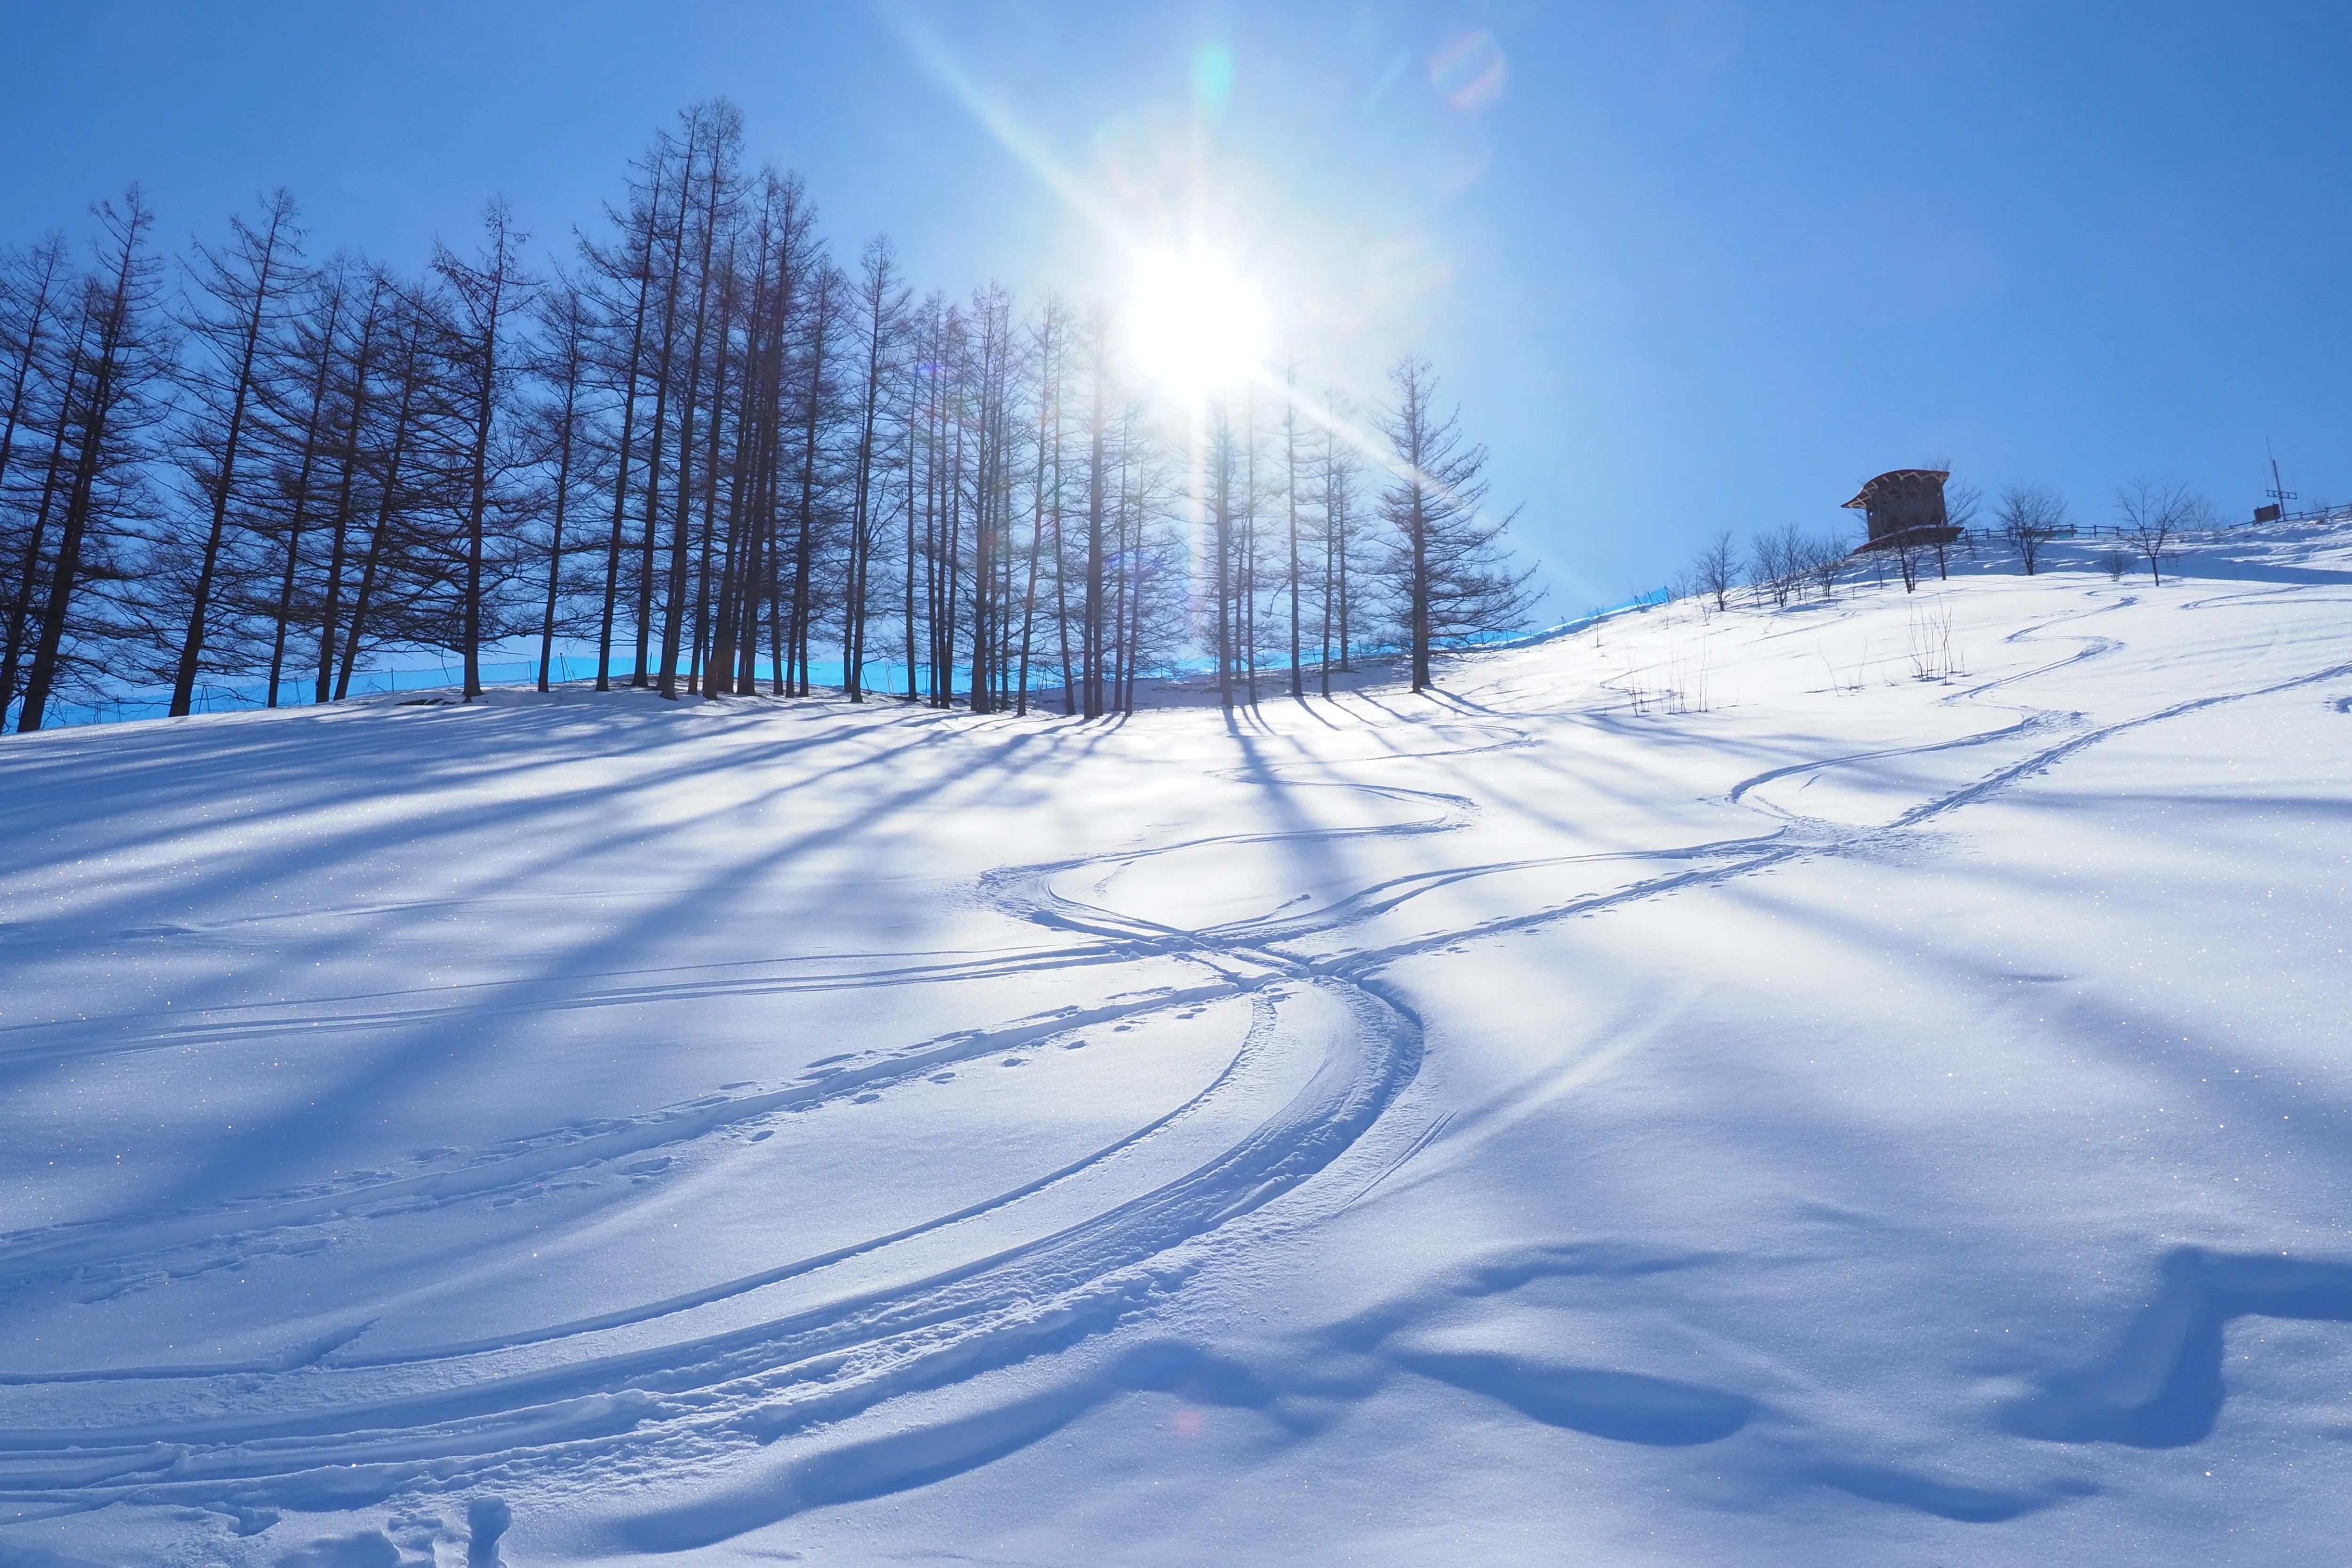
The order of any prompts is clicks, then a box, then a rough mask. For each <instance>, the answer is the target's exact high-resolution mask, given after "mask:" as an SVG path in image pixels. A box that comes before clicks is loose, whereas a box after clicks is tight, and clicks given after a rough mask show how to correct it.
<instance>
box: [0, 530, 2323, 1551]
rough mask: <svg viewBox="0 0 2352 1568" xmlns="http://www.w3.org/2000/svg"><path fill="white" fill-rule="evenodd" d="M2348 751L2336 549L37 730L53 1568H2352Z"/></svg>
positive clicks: (1, 1448)
mask: <svg viewBox="0 0 2352 1568" xmlns="http://www.w3.org/2000/svg"><path fill="white" fill-rule="evenodd" d="M2347 763H2352V539H2347V538H2345V537H2343V536H2341V535H2339V534H2336V533H2334V532H2330V531H2326V530H2312V529H2305V530H2302V531H2295V530H2293V529H2273V530H2272V531H2269V532H2267V533H2257V532H2254V531H2245V532H2242V533H2241V534H2240V535H2238V536H2235V537H2233V538H2231V539H2230V540H2228V541H2226V542H2220V543H2216V544H2213V545H2211V546H2210V547H2207V548H2204V549H2201V550H2200V551H2199V552H2195V553H2193V554H2192V555H2191V556H2190V557H2189V558H2187V559H2184V560H2183V561H2181V562H2179V563H2174V565H2173V566H2172V567H2170V568H2168V576H2167V580H2166V581H2165V583H2164V584H2162V585H2160V586H2158V585H2156V584H2151V583H2150V582H2149V581H2148V580H2147V576H2146V574H2144V573H2143V574H2137V575H2136V576H2130V577H2126V578H2125V579H2123V580H2122V581H2119V582H2118V581H2111V580H2110V579H2109V578H2108V576H2107V575H2106V574H2105V573H2104V572H2101V571H2097V570H2095V569H2093V563H2092V562H2091V561H2090V559H2089V555H2088V552H2084V553H2083V554H2082V555H2080V556H2074V555H2070V554H2067V553H2064V552H2062V553H2061V556H2060V559H2059V562H2058V565H2057V568H2056V569H2055V570H2052V571H2048V572H2045V573H2044V574H2042V575H2040V576H2037V577H2033V578H2031V579H2028V578H2023V577H2020V576H2016V575H2014V574H2011V572H2010V571H2009V570H2007V569H2006V567H1997V566H1995V565H1994V564H1993V563H1971V564H1970V565H1969V568H1968V569H1967V571H1965V572H1964V573H1962V574H1956V576H1955V578H1954V580H1953V581H1951V582H1949V583H1948V584H1929V585H1927V587H1926V588H1924V589H1923V591H1922V592H1920V593H1919V594H1917V595H1907V596H1906V595H1904V594H1903V593H1902V592H1901V590H1900V588H1899V586H1896V587H1894V588H1891V589H1890V588H1885V587H1873V588H1864V589H1862V590H1859V591H1855V592H1851V593H1844V592H1842V593H1841V594H1840V595H1839V596H1838V597H1837V598H1836V599H1835V600H1834V601H1832V602H1830V603H1827V604H1823V603H1818V602H1808V603H1805V604H1803V605H1795V606H1791V607H1790V608H1788V609H1785V610H1781V611H1779V612H1768V611H1762V610H1754V609H1742V610H1736V611H1733V612H1731V613H1728V614H1725V615H1719V616H1700V615H1698V614H1697V612H1696V609H1695V608H1694V607H1692V606H1690V605H1681V606H1676V607H1674V608H1671V609H1667V610H1662V611H1658V612H1654V613H1653V614H1650V615H1646V616H1635V617H1632V618H1630V619H1623V620H1618V621H1612V622H1610V623H1608V624H1606V625H1604V626H1602V627H1601V628H1600V629H1599V631H1598V632H1597V633H1595V632H1591V631H1587V632H1584V633H1581V634H1579V635H1577V636H1574V637H1561V638H1558V639H1555V640H1552V641H1549V642H1541V643H1537V644H1533V645H1529V646H1526V647H1516V648H1510V649H1505V650H1500V651H1496V652H1491V653H1486V654H1482V655H1478V656H1475V657H1469V658H1463V659H1460V660H1458V661H1456V662H1454V664H1453V665H1452V666H1451V667H1450V668H1448V669H1447V671H1446V672H1445V674H1444V689H1443V690H1442V691H1441V692H1439V693H1437V694H1434V695H1433V696H1432V697H1430V698H1427V699H1415V698H1412V697H1410V696H1408V695H1406V694H1405V693H1403V692H1402V691H1399V690H1396V689H1382V688H1380V687H1377V686H1375V687H1372V688H1369V689H1362V690H1359V691H1355V692H1351V693H1349V694H1348V695H1347V696H1345V697H1344V698H1342V699H1339V700H1334V701H1331V702H1324V701H1320V700H1314V701H1309V702H1307V703H1304V704H1293V703H1291V702H1289V701H1288V700H1283V701H1279V702H1274V701H1269V702H1268V703H1266V704H1265V707H1264V708H1263V709H1262V710H1259V711H1256V712H1244V713H1243V714H1241V715H1238V716H1235V717H1233V718H1231V719H1228V718H1227V717H1225V716H1223V715H1221V714H1219V713H1217V712H1215V711H1213V710H1199V709H1177V710H1167V711H1160V712H1148V713H1144V714H1140V715H1139V716H1137V717H1135V718H1134V719H1132V720H1129V721H1126V722H1124V723H1111V722H1105V723H1097V724H1091V725H1089V724H1082V723H1077V722H1074V721H1063V720H1059V719H1044V720H1041V719H1037V718H1031V719H1026V720H1013V719H1009V718H980V719H975V718H972V717H971V716H969V715H963V714H940V713H935V712H929V711H911V710H906V709H904V708H901V707H898V706H897V705H879V704H876V705H867V706H865V707H854V706H852V705H849V704H846V703H842V702H837V701H836V702H818V703H800V704H784V703H772V702H769V701H765V700H753V701H742V702H730V703H727V704H723V705H720V704H712V705H687V706H676V705H669V704H664V703H661V702H659V701H658V700H655V699H652V698H650V697H646V696H645V695H643V694H628V693H619V694H613V695H610V696H606V697H601V698H600V697H598V696H596V695H594V694H593V693H589V692H584V691H577V692H575V691H566V692H560V693H557V694H555V695H553V696H551V697H544V698H542V697H539V696H537V695H535V694H528V693H498V694H494V695H493V697H492V699H491V700H488V701H487V702H485V703H483V704H480V705H477V706H474V707H470V708H457V707H448V706H437V707H436V706H396V705H394V704H392V703H390V702H383V703H377V704H374V705H361V706H355V707H351V708H342V709H333V710H294V711H279V712H274V713H267V714H261V713H256V714H247V715H226V716H217V717H212V718H205V719H199V720H194V721H178V722H158V723H150V724H138V725H127V726H122V727H120V728H115V729H110V730H77V731H64V732H58V733H50V734H42V735H38V736H33V737H26V738H22V739H15V738H12V739H10V740H8V741H6V742H0V818H5V829H6V831H5V842H6V843H7V844H8V846H9V849H10V853H9V854H8V856H7V857H6V858H5V865H0V1075H5V1085H6V1097H5V1100H0V1321H5V1322H6V1323H7V1324H8V1330H7V1332H6V1333H5V1336H0V1498H5V1500H0V1563H43V1564H54V1563H60V1562H65V1563H234V1564H247V1563H251V1564H262V1563H289V1564H290V1563H394V1562H395V1561H397V1562H405V1563H419V1562H434V1563H457V1562H465V1561H468V1560H469V1558H468V1553H469V1552H471V1553H473V1555H472V1557H471V1559H470V1560H471V1561H474V1562H478V1563H479V1562H488V1561H491V1560H493V1556H494V1554H495V1553H497V1552H503V1554H504V1560H505V1561H506V1562H508V1563H512V1564H517V1565H522V1564H535V1563H563V1562H578V1561H591V1560H595V1561H646V1562H653V1561H663V1562H677V1561H698V1562H705V1561H707V1562H711V1563H731V1562H738V1561H741V1562H752V1561H774V1560H777V1559H779V1558H783V1559H786V1560H804V1561H808V1562H822V1563H884V1562H902V1561H904V1562H918V1561H919V1562H938V1561H954V1562H974V1563H1068V1564H1079V1563H1168V1564H1177V1563H1202V1562H1211V1561H1221V1562H1249V1563H1260V1562H1264V1563H1276V1562H1284V1563H1341V1562H1349V1563H1421V1562H1425V1561H1437V1562H1449V1563H1468V1562H1493V1563H1519V1562H1533V1561H1585V1560H1591V1561H1605V1562H1609V1563H1717V1562H1735V1561H1736V1562H1741V1563H1767V1562H1772V1563H1819V1562H1823V1561H1852V1562H1864V1561H1866V1562H1873V1563H1948V1562H1955V1561H1967V1562H1970V1563H2020V1564H2024V1563H2037V1564H2038V1563H2051V1562H2059V1561H2065V1562H2115V1563H2125V1562H2129V1563H2213V1562H2217V1561H2218V1562H2226V1563H2322V1562H2330V1563H2332V1562H2335V1561H2337V1560H2338V1558H2339V1557H2340V1550H2341V1549H2340V1542H2342V1541H2343V1540H2344V1539H2345V1538H2346V1535H2347V1532H2352V1501H2347V1500H2352V1447H2347V1444H2346V1442H2345V1436H2346V1434H2347V1431H2352V1205H2347V1192H2352V1139H2347V1132H2348V1131H2352V1122H2347V1115H2352V1061H2347V1036H2352V1029H2347V1024H2346V1022H2345V1020H2346V1019H2347V1017H2352V964H2347V961H2346V958H2345V948H2346V945H2347V936H2348V935H2352V893H2347V889H2352V769H2347ZM680 1553H688V1554H690V1555H689V1556H687V1557H683V1558H682V1557H681V1556H679V1555H678V1554H680ZM795 1554H797V1556H795Z"/></svg>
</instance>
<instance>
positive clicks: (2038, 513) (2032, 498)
mask: <svg viewBox="0 0 2352 1568" xmlns="http://www.w3.org/2000/svg"><path fill="white" fill-rule="evenodd" d="M1993 526H1994V527H1995V528H1996V529H1997V530H1998V531H2000V537H2001V538H2002V539H2003V540H2005V541H2007V542H2009V543H2010V544H2011V545H2012V546H2014V547H2015V548H2016V550H2017V554H2018V559H2019V560H2021V561H2022V562H2024V563H2025V574H2026V575H2027V576H2029V577H2031V576H2032V575H2033V574H2034V569H2035V567H2036V566H2037V564H2038V563H2040V560H2041V556H2042V546H2043V545H2045V544H2047V543H2049V542H2050V541H2052V540H2053V539H2056V538H2057V537H2059V536H2060V535H2061V534H2063V533H2064V532H2065V531H2066V526H2067V525H2066V503H2065V501H2063V500H2061V499H2060V498H2059V496H2058V494H2057V492H2056V491H2054V490H2052V489H2047V488H2045V487H2043V486H2042V485H2011V486H2010V487H2009V488H2008V489H2005V490H2003V491H2001V492H2000V504H1999V505H1998V506H1996V507H1995V508H1994V509H1993Z"/></svg>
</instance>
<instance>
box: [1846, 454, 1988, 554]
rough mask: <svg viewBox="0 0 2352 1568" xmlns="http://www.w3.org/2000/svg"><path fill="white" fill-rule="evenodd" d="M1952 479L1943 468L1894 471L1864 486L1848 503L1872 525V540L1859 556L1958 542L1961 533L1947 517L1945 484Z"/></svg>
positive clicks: (1859, 548)
mask: <svg viewBox="0 0 2352 1568" xmlns="http://www.w3.org/2000/svg"><path fill="white" fill-rule="evenodd" d="M1950 478H1951V475H1950V474H1948V473H1947V472H1945V471H1944V470H1943V469H1940V468H1890V469H1888V470H1887V471H1886V472H1885V473H1883V474H1881V475H1879V476H1878V477H1877V478H1876V479H1872V480H1871V481H1870V482H1869V483H1867V484H1865V485H1864V486H1863V487H1862V489H1860V490H1858V491H1856V492H1855V493H1854V498H1853V500H1850V501H1848V502H1846V503H1845V504H1846V507H1847V508H1848V510H1853V511H1859V512H1861V513H1862V514H1863V516H1864V518H1866V519H1867V520H1868V521H1869V523H1870V537H1869V538H1868V539H1866V540H1864V542H1862V544H1861V545H1860V546H1859V547H1858V550H1857V553H1859V552H1860V551H1862V550H1886V549H1891V548H1893V547H1895V546H1896V545H1906V544H1910V545H1919V544H1948V543H1950V542H1952V541H1953V540H1955V539H1958V537H1959V536H1960V531H1959V530H1958V529H1957V528H1954V527H1953V526H1952V524H1951V522H1950V521H1949V520H1948V519H1947V518H1946V517H1945V515H1944V481H1945V480H1946V479H1950Z"/></svg>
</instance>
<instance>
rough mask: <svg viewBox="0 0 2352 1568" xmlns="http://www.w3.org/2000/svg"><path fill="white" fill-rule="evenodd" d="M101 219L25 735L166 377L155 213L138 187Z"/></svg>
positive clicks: (59, 666)
mask: <svg viewBox="0 0 2352 1568" xmlns="http://www.w3.org/2000/svg"><path fill="white" fill-rule="evenodd" d="M96 211H97V216H98V218H99V223H100V240H99V244H100V252H99V259H100V271H99V272H98V273H97V274H95V275H94V276H92V277H90V278H89V279H87V281H86V282H85V285H84V289H83V302H82V314H83V317H84V320H85V321H86V322H87V323H88V334H89V346H88V349H87V353H88V355H89V384H88V390H87V391H86V392H85V393H84V394H83V395H82V397H81V399H80V401H79V404H78V405H74V406H71V407H69V408H68V409H67V410H65V411H64V412H63V413H61V414H60V416H59V417H60V419H61V420H70V422H71V423H72V424H73V425H74V426H75V435H76V437H78V440H77V446H78V447H79V449H78V451H77V453H76V455H75V458H74V465H73V479H72V482H71V486H70V488H69V489H68V490H67V492H66V500H65V517H64V521H63V526H62V529H61V531H60V532H59V534H58V552H57V556H56V559H55V561H54V563H52V564H51V566H50V568H49V582H48V593H47V600H46V602H45V603H44V605H43V606H42V611H41V618H40V625H39V635H38V637H37V640H36V641H35V643H34V646H33V663H32V668H31V671H30V673H29V675H28V676H27V677H26V682H25V701H24V706H23V708H22V709H20V710H18V712H17V716H16V729H17V731H18V732H19V733H20V734H29V733H31V732H32V731H36V730H38V729H39V728H40V727H41V722H42V721H43V719H45V718H46V717H47V706H48V701H49V698H50V696H51V695H52V694H53V693H54V691H55V690H56V689H57V685H58V678H59V676H60V674H61V673H62V672H63V667H64V664H65V659H66V638H67V632H68V627H69V626H72V625H73V623H74V598H75V594H76V591H77V590H78V589H79V588H80V587H81V586H82V585H83V584H84V583H85V581H86V580H87V578H88V577H89V575H90V573H89V565H90V562H89V560H88V559H87V557H88V556H89V555H90V554H91V553H92V552H91V545H92V544H93V542H96V543H100V544H102V543H103V542H104V538H103V528H104V525H105V524H106V523H107V522H108V521H110V519H108V518H107V517H106V516H105V515H104V514H105V513H106V512H107V511H108V510H109V503H110V502H112V503H115V505H116V506H118V507H119V505H120V503H121V500H122V497H123V493H124V490H125V489H127V487H128V485H129V484H131V483H135V473H134V472H133V470H135V468H136V467H137V464H138V459H139V458H140V456H141V454H140V453H139V452H137V451H136V449H135V448H134V447H133V446H132V443H131V436H132V434H133V433H134V432H135V431H136V429H137V428H138V427H139V426H140V425H141V424H142V421H143V420H144V419H145V418H148V417H152V411H151V405H148V404H147V402H146V395H147V389H148V387H149V386H150V385H151V384H152V383H153V381H154V380H155V379H156V377H157V376H158V375H159V374H161V369H162V354H161V353H160V348H161V345H160V344H159V343H158V342H156V339H155V337H154V332H155V330H156V329H155V325H154V323H153V321H152V319H151V318H152V302H153V300H154V294H155V273H156V264H155V262H154V261H153V259H152V258H150V257H148V256H147V255H145V254H144V250H145V245H146V239H147V231H148V230H149V229H150V228H152V227H153V226H154V222H155V218H154V215H153V214H152V212H151V211H149V210H148V206H147V202H146V197H145V195H144V194H143V193H142V192H141V190H140V188H139V187H138V186H137V185H133V186H131V188H130V189H129V190H128V191H127V192H125V193H124V195H123V199H122V205H121V206H120V207H117V206H116V205H114V204H113V203H111V202H101V203H100V204H99V205H98V207H97V209H96Z"/></svg>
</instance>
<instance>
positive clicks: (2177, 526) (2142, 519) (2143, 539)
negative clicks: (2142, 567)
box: [2116, 479, 2213, 584]
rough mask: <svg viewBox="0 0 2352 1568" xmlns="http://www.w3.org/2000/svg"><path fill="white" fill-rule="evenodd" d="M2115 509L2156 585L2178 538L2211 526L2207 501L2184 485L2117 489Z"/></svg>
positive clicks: (2148, 482) (2145, 483) (2149, 482)
mask: <svg viewBox="0 0 2352 1568" xmlns="http://www.w3.org/2000/svg"><path fill="white" fill-rule="evenodd" d="M2116 510H2117V511H2119V512H2121V513H2122V514H2123V519H2124V533H2125V536H2126V538H2128V539H2129V540H2130V541H2131V543H2132V548H2133V549H2135V550H2137V551H2138V552H2139V553H2140V554H2141V555H2142V556H2143V557H2145V558H2146V559H2147V570H2148V574H2149V575H2150V576H2152V577H2154V578H2155V579H2156V581H2157V582H2158V584H2162V583H2163V581H2164V561H2165V557H2167V556H2168V555H2170V554H2172V553H2173V552H2174V548H2175V546H2176V545H2177V544H2178V543H2179V536H2180V535H2181V534H2182V533H2184V532H2187V531H2189V530H2192V529H2199V528H2210V527H2211V526H2213V504H2212V503H2211V502H2210V501H2209V500H2206V499H2205V498H2204V497H2203V496H2201V495H2199V494H2197V493H2196V492H2194V491H2192V490H2191V489H2189V487H2188V486H2186V485H2178V484H2168V483H2164V482H2162V481H2159V480H2153V479H2141V480H2139V481H2137V483H2135V484H2131V485H2127V486H2126V487H2125V488H2124V489H2119V490H2117V491H2116Z"/></svg>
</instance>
